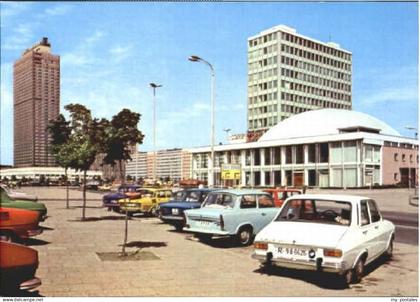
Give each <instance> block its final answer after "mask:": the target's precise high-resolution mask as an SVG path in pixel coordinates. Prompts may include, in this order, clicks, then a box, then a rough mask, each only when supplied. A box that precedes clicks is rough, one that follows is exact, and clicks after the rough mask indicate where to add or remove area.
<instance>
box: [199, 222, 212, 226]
mask: <svg viewBox="0 0 420 302" xmlns="http://www.w3.org/2000/svg"><path fill="white" fill-rule="evenodd" d="M200 224H201V225H202V226H209V225H210V224H211V222H210V221H200Z"/></svg>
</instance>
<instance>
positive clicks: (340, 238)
mask: <svg viewBox="0 0 420 302" xmlns="http://www.w3.org/2000/svg"><path fill="white" fill-rule="evenodd" d="M394 234H395V226H394V225H393V224H392V222H390V221H388V220H385V219H383V218H382V216H381V214H380V212H379V210H378V207H377V205H376V202H375V201H374V200H372V199H370V198H367V197H360V196H346V195H315V194H314V195H309V194H307V195H297V196H293V197H291V198H289V199H288V200H287V201H286V202H285V203H284V205H283V206H282V208H281V209H280V211H279V213H278V214H277V216H276V217H275V218H274V220H273V221H272V222H271V223H270V224H268V225H267V226H266V227H265V228H264V229H262V230H261V232H259V233H258V234H257V236H256V238H255V241H254V242H255V243H254V248H255V252H254V254H253V255H252V257H253V258H254V259H257V260H259V261H260V262H261V263H262V264H263V266H264V267H266V268H268V267H270V266H271V265H277V266H283V267H288V268H296V269H307V270H317V271H325V272H333V273H338V274H339V275H340V276H342V278H343V281H345V282H346V283H347V284H350V283H353V282H354V283H357V282H359V281H360V280H361V278H362V276H363V274H364V268H365V265H366V264H368V263H370V262H372V261H373V260H375V259H376V258H378V257H379V256H381V255H383V254H384V255H385V256H387V257H389V258H390V257H391V256H392V251H393V241H394Z"/></svg>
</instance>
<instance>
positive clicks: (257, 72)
mask: <svg viewBox="0 0 420 302" xmlns="http://www.w3.org/2000/svg"><path fill="white" fill-rule="evenodd" d="M351 90H352V53H351V52H349V51H347V50H345V49H342V48H341V47H340V46H339V45H338V44H337V43H333V42H326V43H324V42H321V41H318V40H315V39H313V38H310V37H306V36H304V35H301V34H299V33H298V32H297V31H296V30H295V29H293V28H290V27H288V26H285V25H279V26H275V27H272V28H269V29H267V30H264V31H262V32H260V33H259V34H257V35H255V36H252V37H249V38H248V114H247V125H248V140H250V141H254V140H255V139H257V138H258V137H260V136H261V134H262V133H264V132H265V131H267V130H268V129H269V128H271V127H272V126H274V125H276V124H277V123H278V122H280V121H282V120H284V119H286V118H288V117H290V116H293V115H294V114H298V113H302V112H305V111H308V110H313V109H319V108H338V109H351V108H352V95H351Z"/></svg>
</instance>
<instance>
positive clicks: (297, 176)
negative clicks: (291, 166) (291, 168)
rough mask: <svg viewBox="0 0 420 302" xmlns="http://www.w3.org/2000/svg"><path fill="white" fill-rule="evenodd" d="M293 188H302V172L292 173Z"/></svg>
mask: <svg viewBox="0 0 420 302" xmlns="http://www.w3.org/2000/svg"><path fill="white" fill-rule="evenodd" d="M293 186H295V187H302V186H303V172H294V173H293Z"/></svg>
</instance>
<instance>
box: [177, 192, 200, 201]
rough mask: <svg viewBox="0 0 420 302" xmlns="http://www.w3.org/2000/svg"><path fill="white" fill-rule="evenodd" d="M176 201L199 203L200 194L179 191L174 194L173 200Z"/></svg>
mask: <svg viewBox="0 0 420 302" xmlns="http://www.w3.org/2000/svg"><path fill="white" fill-rule="evenodd" d="M173 199H174V200H176V201H185V202H199V201H200V192H197V191H180V192H177V193H175V196H174V198H173Z"/></svg>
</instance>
